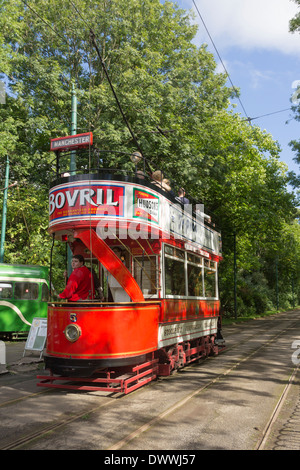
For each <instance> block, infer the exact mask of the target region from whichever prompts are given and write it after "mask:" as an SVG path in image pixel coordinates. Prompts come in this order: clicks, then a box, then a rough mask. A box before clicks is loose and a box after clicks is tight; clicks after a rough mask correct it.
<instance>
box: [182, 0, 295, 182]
mask: <svg viewBox="0 0 300 470" xmlns="http://www.w3.org/2000/svg"><path fill="white" fill-rule="evenodd" d="M174 3H177V5H178V6H179V7H180V8H184V9H187V10H190V9H192V10H193V11H194V13H195V22H196V23H197V24H198V25H199V30H198V34H197V37H196V40H195V42H196V43H197V44H201V43H206V44H207V45H208V50H209V51H210V52H212V53H213V54H214V56H215V59H216V62H217V63H218V71H224V69H223V67H222V64H221V63H220V61H219V58H218V56H217V53H216V51H215V48H214V46H213V44H212V42H211V39H210V37H209V35H208V33H207V31H206V29H205V27H204V25H203V22H202V20H201V18H200V16H199V13H200V15H201V17H202V19H203V21H204V22H205V25H206V28H207V30H208V32H209V34H210V36H211V37H212V39H213V41H214V44H215V46H216V47H217V49H218V52H219V54H220V56H221V59H222V62H223V63H224V64H225V67H226V70H227V71H228V73H229V75H230V78H231V81H232V82H233V84H234V86H235V87H237V88H239V89H240V93H241V94H240V100H241V102H242V104H243V107H244V109H245V111H246V113H247V116H248V117H251V118H256V117H259V119H254V120H253V121H252V123H253V124H255V125H257V126H259V127H260V128H261V129H265V130H266V131H267V132H268V133H270V134H271V135H272V137H273V139H274V140H276V141H278V142H279V144H280V146H281V148H282V152H281V160H282V161H283V162H285V163H286V164H287V165H288V168H289V170H293V171H295V172H296V173H297V174H299V173H300V168H299V166H298V164H296V163H295V162H294V161H293V158H294V156H295V155H294V152H292V149H291V148H290V147H289V145H288V144H289V142H290V141H291V140H293V139H295V140H298V139H300V123H299V122H297V121H295V119H294V118H293V113H292V112H291V111H283V112H278V111H282V110H285V109H289V108H290V107H291V101H290V100H291V97H292V94H293V92H294V91H295V89H293V85H295V82H297V81H299V82H300V35H299V33H296V34H292V33H290V32H289V20H290V19H291V18H293V17H294V16H295V15H296V13H297V12H298V11H299V9H298V7H297V5H296V3H294V2H293V1H292V0H251V1H249V0H194V2H193V0H177V2H174ZM194 3H195V4H196V6H197V8H198V10H199V13H198V11H197V9H195V6H194ZM228 85H230V83H229V82H228ZM232 102H233V103H236V104H237V107H236V108H235V110H236V112H239V113H240V114H241V116H243V117H246V116H245V113H244V110H243V108H242V107H241V105H240V103H239V101H238V100H233V101H232ZM271 113H275V114H271ZM266 114H271V115H269V116H264V115H266ZM260 116H264V117H260Z"/></svg>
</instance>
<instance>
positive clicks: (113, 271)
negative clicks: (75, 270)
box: [38, 155, 225, 393]
mask: <svg viewBox="0 0 300 470" xmlns="http://www.w3.org/2000/svg"><path fill="white" fill-rule="evenodd" d="M59 158H60V156H59V155H58V156H57V159H58V160H59ZM57 168H58V169H60V168H59V164H58V165H57ZM168 189H170V188H167V189H165V187H164V186H163V185H162V184H159V183H158V182H157V181H155V180H153V179H151V177H150V175H147V174H146V172H137V171H135V172H133V173H132V174H129V173H128V172H125V171H123V172H122V171H119V170H115V171H114V170H111V171H108V170H105V169H103V170H99V169H97V170H95V171H91V170H90V171H89V172H88V173H84V172H82V173H80V171H79V172H78V170H77V172H76V173H75V172H74V174H70V173H68V174H65V175H64V176H60V174H59V173H58V174H57V177H56V179H55V181H54V182H53V183H52V185H51V188H50V192H49V208H50V222H49V232H50V234H51V235H52V237H53V239H56V240H61V241H62V242H64V243H68V245H69V247H70V249H71V251H72V253H73V255H77V254H80V255H83V256H84V258H85V264H86V265H87V266H89V267H90V269H93V271H94V272H96V274H97V277H98V278H99V284H100V288H99V291H100V294H99V296H98V298H97V297H94V298H92V297H93V289H92V286H91V296H90V298H89V299H86V300H85V301H77V302H65V301H62V300H61V299H58V301H57V300H55V301H52V302H50V303H49V307H48V336H47V350H46V354H45V355H44V359H45V367H46V369H49V370H50V374H49V375H42V376H38V378H39V379H40V382H39V383H38V385H39V386H45V387H58V388H75V389H80V390H95V389H96V390H105V391H116V392H123V393H128V392H129V391H131V390H134V389H136V388H138V387H140V386H142V385H144V384H145V383H147V382H149V381H151V380H154V379H155V378H156V377H158V376H167V375H170V374H171V373H172V372H173V371H175V370H177V369H178V368H181V367H183V366H185V365H186V364H189V363H191V362H193V361H196V360H198V359H200V358H203V357H206V356H208V355H212V354H213V355H216V354H218V352H219V351H220V350H221V349H223V348H224V347H225V346H224V340H223V338H222V335H221V321H220V302H219V297H218V264H219V261H220V259H221V248H220V247H221V245H220V234H219V232H218V231H217V230H216V229H215V227H214V226H213V225H212V224H211V223H209V220H208V219H207V217H206V216H205V214H204V211H203V206H202V205H192V204H182V203H181V200H180V199H178V198H176V197H175V196H174V194H173V193H172V191H168ZM52 269H55V267H53V268H52Z"/></svg>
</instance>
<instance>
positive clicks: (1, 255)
mask: <svg viewBox="0 0 300 470" xmlns="http://www.w3.org/2000/svg"><path fill="white" fill-rule="evenodd" d="M8 180H9V159H8V155H7V157H6V169H5V183H4V193H3V208H2V228H1V242H0V263H3V261H4V242H5V231H6V212H7V192H8Z"/></svg>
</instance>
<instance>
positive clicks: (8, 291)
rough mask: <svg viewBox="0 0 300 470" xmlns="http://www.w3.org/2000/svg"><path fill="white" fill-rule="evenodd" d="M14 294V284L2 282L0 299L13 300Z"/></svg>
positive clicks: (0, 284) (0, 283)
mask: <svg viewBox="0 0 300 470" xmlns="http://www.w3.org/2000/svg"><path fill="white" fill-rule="evenodd" d="M12 292H13V290H12V284H10V283H7V282H0V299H11V298H12Z"/></svg>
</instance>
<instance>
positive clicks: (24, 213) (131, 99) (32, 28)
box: [0, 0, 300, 313]
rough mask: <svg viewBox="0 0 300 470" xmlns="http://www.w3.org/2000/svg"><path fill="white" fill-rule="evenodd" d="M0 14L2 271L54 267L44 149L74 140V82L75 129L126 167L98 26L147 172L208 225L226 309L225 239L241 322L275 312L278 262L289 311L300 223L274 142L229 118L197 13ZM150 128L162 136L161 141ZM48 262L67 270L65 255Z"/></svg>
mask: <svg viewBox="0 0 300 470" xmlns="http://www.w3.org/2000/svg"><path fill="white" fill-rule="evenodd" d="M0 6H1V8H0V36H1V39H2V44H3V48H2V49H1V51H0V70H1V72H2V78H3V79H5V80H6V81H7V85H8V96H7V99H6V104H5V105H0V137H1V138H0V171H1V175H2V179H3V180H4V163H5V158H6V155H7V154H8V155H9V159H10V164H11V174H10V177H11V180H13V181H14V180H18V182H19V186H18V188H12V189H11V190H10V192H9V199H8V216H7V221H8V223H7V235H6V251H5V256H6V261H7V262H19V263H20V262H30V263H37V264H48V263H49V256H50V248H51V244H52V240H51V239H50V237H49V235H48V234H47V223H48V213H47V212H48V211H47V207H46V201H47V188H48V185H49V181H50V180H51V177H52V172H53V169H54V167H53V155H52V154H51V153H50V152H49V151H48V150H49V141H50V139H51V138H54V137H58V136H61V135H67V134H69V133H70V120H71V92H72V85H74V86H75V89H76V94H77V96H78V131H79V132H86V131H93V135H94V142H95V147H96V148H98V149H99V150H106V151H107V150H113V151H115V153H112V154H111V155H110V156H109V159H108V157H106V156H105V155H107V154H105V153H104V154H103V155H104V156H103V159H102V164H103V165H104V166H112V167H113V166H115V165H118V164H122V165H125V166H127V167H129V166H130V165H131V163H129V162H127V161H126V163H125V161H124V159H123V157H121V156H120V154H119V153H117V151H123V152H130V153H131V152H132V151H134V150H136V146H135V143H134V141H133V139H132V136H131V134H130V133H129V131H128V128H127V126H126V124H125V122H124V120H123V119H122V116H121V115H120V113H119V110H118V107H117V104H116V100H115V98H114V96H113V94H112V91H111V88H110V85H109V82H108V80H107V77H106V75H105V73H104V70H103V67H102V66H101V63H100V61H99V57H98V56H97V53H96V49H95V47H94V46H93V43H92V40H91V34H90V30H93V33H94V36H95V40H96V43H97V46H98V48H99V50H100V53H101V57H102V59H103V62H104V64H105V67H106V69H107V71H108V74H109V77H110V80H111V83H112V85H113V87H114V89H115V90H116V92H117V95H118V99H119V101H120V103H121V106H122V109H123V111H124V113H125V116H126V118H127V120H128V122H129V123H130V126H131V128H132V129H133V131H134V134H135V135H136V136H137V138H138V141H139V144H140V147H141V148H142V150H143V154H144V155H145V157H146V158H147V160H148V161H149V162H150V164H151V166H152V168H156V167H160V168H162V169H163V170H164V172H165V173H166V174H167V176H168V177H169V178H170V179H171V180H172V181H173V182H176V183H177V184H178V185H184V186H185V188H186V191H187V192H188V193H189V195H190V197H192V198H194V199H196V200H201V201H202V202H203V203H204V204H205V207H206V208H207V209H210V210H211V211H213V212H214V213H215V215H216V218H217V222H218V225H219V226H220V228H221V229H222V235H223V247H224V261H223V262H222V264H221V270H220V273H221V279H220V287H221V298H222V302H223V306H224V309H225V311H226V312H228V313H232V312H233V255H234V245H233V235H234V234H235V237H236V247H237V252H236V255H237V267H238V276H237V292H238V302H239V306H240V307H239V313H245V312H249V311H255V312H257V313H261V312H262V311H263V310H264V309H266V308H269V307H270V306H272V305H276V301H277V299H276V289H278V286H279V283H277V284H276V276H275V273H274V269H273V268H271V267H272V266H274V263H275V260H277V261H276V262H277V263H278V264H277V265H278V266H279V267H278V273H279V274H278V278H279V279H280V283H281V284H280V289H281V290H280V292H281V296H282V298H283V294H284V296H285V297H284V299H287V300H284V302H285V303H284V305H287V304H291V302H292V301H291V300H288V299H291V295H290V293H291V292H292V290H291V289H292V288H291V282H290V281H291V272H293V276H294V278H293V279H294V281H293V282H294V286H296V287H293V289H296V288H297V289H298V290H299V279H300V278H299V270H298V268H297V260H299V253H300V239H299V231H298V229H299V225H298V223H296V222H295V220H296V219H295V217H296V212H295V201H294V200H293V196H292V195H291V194H290V193H289V192H288V191H287V183H288V175H287V170H286V168H285V167H284V165H283V164H282V163H280V162H279V154H280V148H279V145H278V143H277V142H274V140H273V139H272V137H271V136H270V135H268V134H267V133H265V132H264V131H262V130H261V129H260V128H258V127H256V126H253V127H252V126H250V125H249V123H248V122H245V121H244V120H243V119H242V118H241V116H240V115H238V114H236V113H234V111H233V110H230V98H231V96H232V90H231V88H229V87H227V86H226V76H225V75H224V74H219V73H216V63H215V61H214V58H213V56H212V54H210V53H209V52H208V51H207V48H206V46H205V45H201V46H200V47H197V46H196V45H195V44H194V43H193V39H194V37H195V35H196V26H195V25H194V24H193V23H192V21H191V18H192V14H191V13H190V12H187V11H185V10H181V9H179V8H178V7H176V6H175V5H174V4H173V3H172V2H168V1H166V2H164V4H161V3H160V1H159V0H128V1H126V2H124V1H121V0H115V1H114V2H112V1H110V0H101V1H99V0H97V1H96V0H89V1H87V0H76V2H75V1H74V2H73V1H72V2H70V1H69V0H61V1H58V0H50V1H49V0H31V1H30V2H29V3H28V5H26V2H23V1H21V0H14V1H12V0H0ZM157 127H159V128H160V129H164V130H168V131H170V132H168V133H166V134H165V135H164V136H163V135H161V134H160V133H159V132H158V131H157ZM84 163H85V162H84V161H78V165H81V164H84ZM283 247H285V248H284V249H283ZM289 247H291V250H290V249H289ZM54 252H55V257H56V261H57V262H59V263H61V265H62V264H63V262H64V258H65V253H64V252H62V251H61V250H60V248H59V247H55V250H54ZM57 282H58V281H57ZM297 289H296V290H297ZM298 297H299V296H298ZM297 302H298V298H297Z"/></svg>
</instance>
